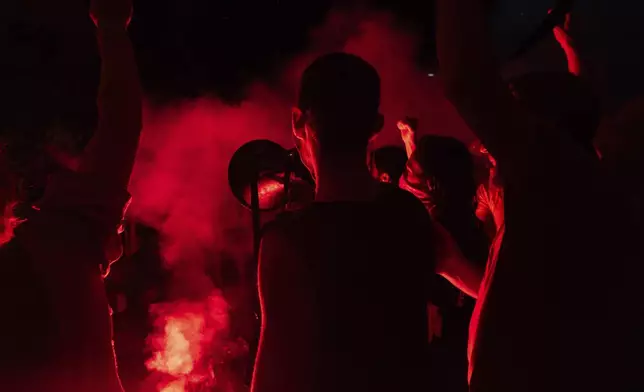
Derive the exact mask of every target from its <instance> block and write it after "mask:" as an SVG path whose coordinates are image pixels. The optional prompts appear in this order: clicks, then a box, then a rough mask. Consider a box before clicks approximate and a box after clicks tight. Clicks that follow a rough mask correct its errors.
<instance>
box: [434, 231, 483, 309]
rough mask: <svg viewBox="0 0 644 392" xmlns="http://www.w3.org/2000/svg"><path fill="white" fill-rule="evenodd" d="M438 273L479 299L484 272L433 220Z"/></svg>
mask: <svg viewBox="0 0 644 392" xmlns="http://www.w3.org/2000/svg"><path fill="white" fill-rule="evenodd" d="M432 226H433V231H434V237H435V240H434V252H435V259H436V271H435V272H436V273H437V274H438V275H440V276H442V277H443V278H445V279H447V280H448V281H449V282H450V283H451V284H452V285H454V287H456V288H457V289H459V290H461V291H462V292H464V293H465V294H467V295H469V296H470V297H472V298H478V293H479V288H480V287H481V281H482V280H483V274H484V271H483V269H482V268H481V267H479V266H478V265H476V264H475V263H473V262H471V261H470V260H468V259H467V258H466V257H465V255H463V252H461V250H460V248H459V247H458V245H457V244H456V241H455V240H454V238H453V237H452V236H451V234H450V233H449V232H448V231H447V230H446V229H445V228H444V227H443V226H442V225H441V224H440V223H438V222H436V221H434V220H432Z"/></svg>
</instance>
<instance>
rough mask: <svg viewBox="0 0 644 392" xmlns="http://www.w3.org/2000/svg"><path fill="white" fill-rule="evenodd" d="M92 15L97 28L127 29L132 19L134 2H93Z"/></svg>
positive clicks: (111, 0)
mask: <svg viewBox="0 0 644 392" xmlns="http://www.w3.org/2000/svg"><path fill="white" fill-rule="evenodd" d="M90 15H91V16H92V20H93V21H94V24H96V26H111V27H118V28H121V27H123V28H126V27H127V26H128V25H129V24H130V19H131V18H132V0H91V4H90Z"/></svg>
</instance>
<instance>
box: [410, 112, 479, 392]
mask: <svg viewBox="0 0 644 392" xmlns="http://www.w3.org/2000/svg"><path fill="white" fill-rule="evenodd" d="M405 125H407V126H408V127H409V128H410V129H413V128H411V125H409V124H406V123H405ZM406 144H408V143H406ZM409 147H410V148H409V149H408V150H409V151H411V155H410V159H409V162H408V163H407V170H406V171H405V174H404V175H403V177H402V178H401V181H400V185H401V188H403V189H407V190H409V191H410V192H412V193H413V194H414V195H416V197H418V198H419V199H420V200H421V201H422V202H423V204H424V205H425V208H426V209H427V210H428V211H429V212H430V214H431V216H432V217H433V218H434V219H435V220H436V221H437V222H438V223H440V224H441V225H442V226H443V227H444V228H445V229H446V230H447V231H448V232H449V234H450V235H451V236H452V237H453V238H454V240H455V242H456V244H457V245H458V247H459V249H460V250H461V252H462V253H463V254H464V256H465V257H466V258H467V259H468V260H469V261H470V262H471V263H472V264H473V266H476V267H478V268H479V270H480V271H481V274H482V272H483V270H484V269H485V263H486V261H487V256H488V250H489V245H490V244H489V240H488V238H487V235H486V234H485V231H484V229H483V225H482V223H481V222H480V221H479V220H478V219H477V218H476V215H475V198H476V196H475V194H476V182H475V180H474V163H473V159H472V156H471V154H470V152H469V151H468V148H467V146H465V145H464V144H463V143H461V142H460V141H458V140H456V139H454V138H451V137H443V136H434V135H428V136H424V137H422V138H421V139H420V140H419V141H418V142H415V143H414V144H413V145H411V146H409ZM430 301H431V303H432V305H433V306H437V307H438V308H439V309H440V317H437V318H438V319H439V320H438V322H440V323H441V325H440V327H439V328H438V329H439V330H440V331H441V333H440V336H439V338H438V339H433V341H432V345H431V349H432V350H431V353H432V368H431V369H430V371H431V374H432V375H433V377H432V378H433V379H432V380H431V381H432V387H433V388H434V389H437V390H441V391H467V389H468V387H467V336H468V325H469V321H470V317H471V315H472V310H473V309H474V300H472V299H471V298H465V297H464V295H463V293H462V292H461V291H459V290H458V289H456V288H454V287H452V286H451V285H450V284H449V283H448V282H447V281H445V280H443V279H437V280H436V284H435V287H434V288H433V290H432V296H431V298H430ZM434 325H436V323H434V322H432V320H431V316H430V326H434Z"/></svg>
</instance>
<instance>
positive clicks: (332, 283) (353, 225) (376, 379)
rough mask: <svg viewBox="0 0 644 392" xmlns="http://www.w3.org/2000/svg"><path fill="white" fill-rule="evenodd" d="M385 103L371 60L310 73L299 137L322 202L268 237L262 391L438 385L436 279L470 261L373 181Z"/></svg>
mask: <svg viewBox="0 0 644 392" xmlns="http://www.w3.org/2000/svg"><path fill="white" fill-rule="evenodd" d="M379 104H380V78H379V76H378V74H377V72H376V70H375V69H374V68H373V67H372V66H371V65H370V64H368V63H366V62H365V61H364V60H362V59H360V58H359V57H356V56H353V55H348V54H343V53H336V54H330V55H326V56H322V57H320V58H318V59H317V60H316V61H314V62H313V64H311V65H310V66H309V67H308V68H307V69H306V71H305V72H304V74H303V76H302V80H301V86H300V93H299V101H298V106H297V108H295V109H294V110H293V133H294V136H295V139H296V144H297V147H298V149H299V151H300V155H301V157H302V161H303V162H304V164H305V165H306V166H307V167H308V169H309V170H310V172H311V174H312V176H313V177H314V178H315V180H316V194H315V202H314V203H313V204H312V205H310V206H308V207H306V208H304V209H302V210H300V211H298V212H296V213H292V214H291V215H288V216H282V217H280V219H278V220H276V221H275V222H273V223H272V224H271V225H269V226H268V227H267V228H266V230H265V233H264V237H263V241H262V247H261V255H260V261H259V288H260V296H261V303H262V312H263V325H262V333H261V339H260V348H259V353H258V356H257V361H256V368H255V374H254V379H253V390H254V391H257V392H262V391H277V390H279V391H283V392H288V391H318V390H319V391H323V390H332V391H352V392H355V391H360V390H364V391H380V390H382V391H385V390H387V391H389V390H422V389H426V386H427V385H428V380H427V379H426V370H427V366H428V362H427V359H428V357H427V333H428V331H427V298H428V291H429V290H430V284H429V281H430V278H431V276H432V275H433V273H434V271H438V272H441V273H445V274H449V271H450V270H454V269H457V268H458V265H457V266H454V263H457V262H459V261H460V259H459V258H458V257H452V258H448V257H440V258H439V257H438V256H443V255H444V254H445V250H439V251H437V250H438V245H439V244H440V243H438V242H436V243H435V244H434V245H432V240H434V239H436V238H437V235H435V234H434V233H436V232H435V231H434V230H433V227H432V222H431V220H430V217H429V215H428V214H427V213H426V212H425V210H424V209H423V206H422V204H421V203H419V202H418V201H417V200H415V199H414V198H413V196H412V195H410V194H408V193H406V192H403V191H401V190H399V189H398V188H397V187H394V186H391V185H388V184H383V183H379V182H378V181H377V180H375V179H373V178H372V176H371V174H370V172H369V168H368V167H367V165H366V158H367V145H368V143H369V141H370V139H372V138H373V137H374V136H375V135H376V134H377V133H378V132H379V131H380V129H381V127H382V124H383V117H382V115H381V114H379V112H378V110H379V109H378V108H379ZM439 234H440V233H439ZM403 243H404V244H407V246H404V247H401V246H400V244H403ZM434 253H436V254H437V255H438V256H437V258H436V262H434V261H433V259H434ZM459 278H461V277H460V276H459V277H456V276H454V279H455V280H457V279H459ZM465 279H467V276H465Z"/></svg>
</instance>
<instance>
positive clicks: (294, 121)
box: [291, 107, 306, 140]
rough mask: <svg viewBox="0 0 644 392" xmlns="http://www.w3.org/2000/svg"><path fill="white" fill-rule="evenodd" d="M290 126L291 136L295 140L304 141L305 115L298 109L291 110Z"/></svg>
mask: <svg viewBox="0 0 644 392" xmlns="http://www.w3.org/2000/svg"><path fill="white" fill-rule="evenodd" d="M291 126H292V127H293V136H294V137H295V139H297V140H304V138H305V134H306V114H305V113H304V112H302V110H300V108H297V107H294V108H293V109H291Z"/></svg>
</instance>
